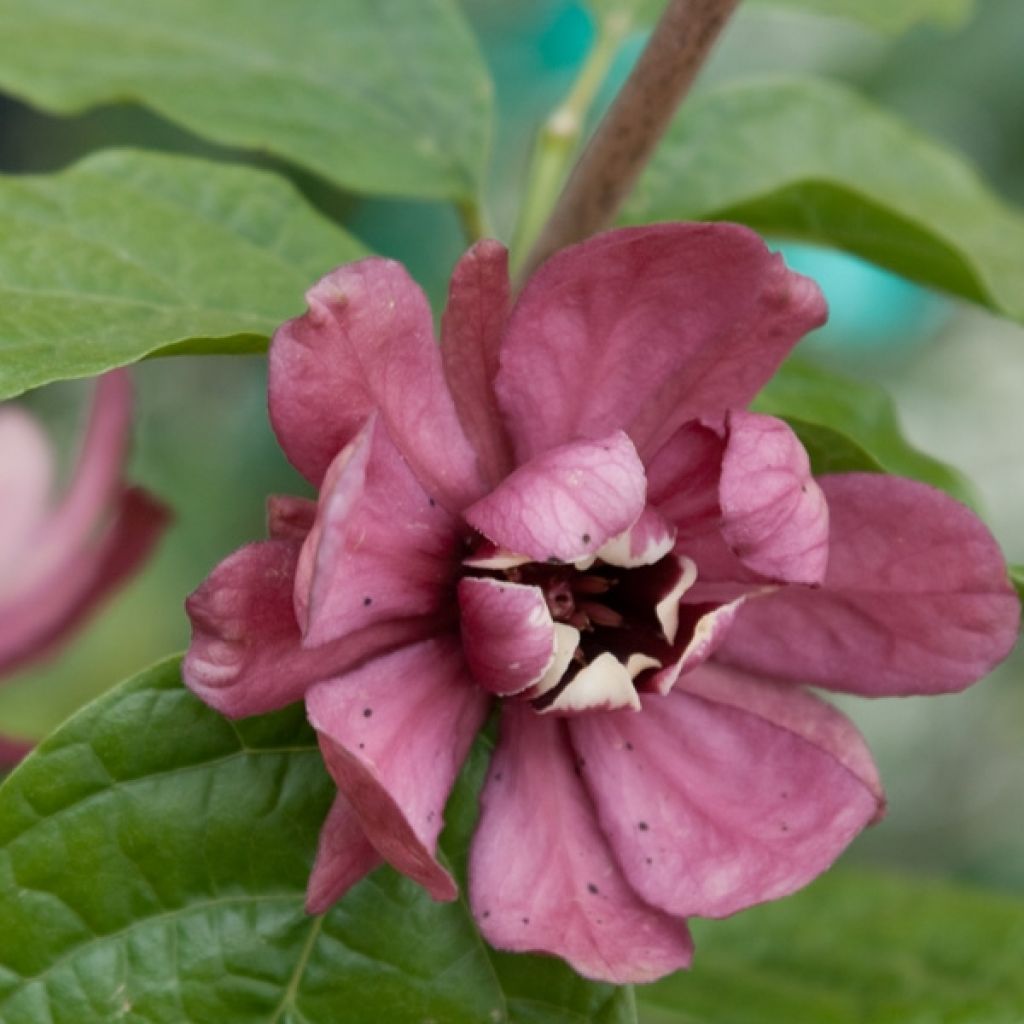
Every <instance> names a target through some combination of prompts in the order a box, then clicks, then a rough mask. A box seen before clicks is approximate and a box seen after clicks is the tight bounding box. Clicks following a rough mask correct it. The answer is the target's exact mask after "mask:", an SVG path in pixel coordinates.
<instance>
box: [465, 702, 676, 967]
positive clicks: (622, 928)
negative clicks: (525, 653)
mask: <svg viewBox="0 0 1024 1024" xmlns="http://www.w3.org/2000/svg"><path fill="white" fill-rule="evenodd" d="M586 717H594V718H597V719H600V718H604V717H605V716H603V715H596V716H586ZM634 717H639V716H634ZM481 804H482V811H481V816H480V822H479V824H478V826H477V830H476V834H475V835H474V837H473V845H472V848H471V851H470V864H469V891H470V901H471V903H472V906H473V915H474V917H476V920H477V922H478V924H479V925H480V930H481V932H483V935H484V937H485V938H486V939H487V941H488V942H489V943H491V945H493V946H497V947H498V948H499V949H509V950H513V951H515V952H533V951H537V952H542V953H553V954H555V955H556V956H560V957H562V959H564V960H567V961H568V962H569V963H570V964H571V965H572V967H573V968H574V969H575V970H576V971H578V972H579V973H580V974H582V975H584V976H585V977H588V978H595V979H599V980H602V981H611V982H615V983H617V984H629V983H633V982H644V981H653V980H655V979H656V978H660V977H662V976H663V975H665V974H668V973H670V972H671V971H675V970H678V969H679V968H681V967H686V966H688V965H689V963H690V960H691V957H692V955H693V945H692V943H691V941H690V937H689V934H688V933H687V930H686V926H685V924H684V922H682V921H677V920H673V919H672V918H671V917H668V916H667V915H666V914H664V913H662V912H661V911H658V910H655V909H654V908H652V907H650V906H648V905H646V904H645V903H644V902H643V901H642V900H641V899H639V898H638V896H637V894H636V893H635V892H634V891H633V890H632V889H631V888H630V886H629V885H628V884H627V882H626V880H625V878H623V876H622V872H621V870H620V869H619V867H618V865H617V864H616V861H615V858H614V857H613V856H612V853H611V850H610V849H609V848H608V844H607V841H606V840H605V838H604V836H603V835H602V834H601V832H600V830H599V829H598V826H597V821H596V820H595V817H594V811H593V807H592V806H591V803H590V800H589V799H588V797H587V794H586V792H585V790H584V788H583V786H582V784H581V782H580V780H579V778H578V777H577V775H576V772H575V765H574V763H573V759H572V755H571V751H570V749H569V745H568V742H567V739H566V733H565V726H564V724H563V723H562V722H561V721H560V720H558V719H554V718H544V719H542V718H539V717H538V716H537V715H536V714H534V712H533V711H531V710H530V709H529V708H528V707H527V706H525V705H521V704H517V703H515V702H509V703H507V704H506V705H505V706H504V708H503V711H502V721H501V738H500V741H499V743H498V747H497V749H496V750H495V753H494V758H493V760H492V762H491V768H490V774H489V776H488V779H487V782H486V784H485V786H484V791H483V794H482V797H481Z"/></svg>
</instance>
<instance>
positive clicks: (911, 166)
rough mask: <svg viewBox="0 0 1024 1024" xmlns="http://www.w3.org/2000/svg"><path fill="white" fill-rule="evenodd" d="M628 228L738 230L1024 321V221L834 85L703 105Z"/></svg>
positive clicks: (968, 172)
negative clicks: (821, 250)
mask: <svg viewBox="0 0 1024 1024" xmlns="http://www.w3.org/2000/svg"><path fill="white" fill-rule="evenodd" d="M625 219H626V220H627V221H629V222H631V223H647V222H650V221H657V220H735V221H740V222H741V223H744V224H749V225H750V226H751V227H754V228H756V229H757V230H759V231H761V232H763V233H765V234H774V235H781V236H786V237H790V238H799V239H806V240H807V241H812V242H820V243H823V244H826V245H833V246H837V247H838V248H841V249H847V250H849V251H850V252H854V253H857V254H858V255H860V256H863V257H864V258H865V259H868V260H871V261H872V262H874V263H877V264H879V265H881V266H884V267H888V268H889V269H890V270H894V271H896V272H897V273H900V274H904V275H905V276H907V277H910V278H912V279H914V280H916V281H920V282H921V283H923V284H927V285H931V286H933V287H936V288H940V289H944V290H946V291H949V292H952V293H953V294H955V295H960V296H962V297H964V298H967V299H971V300H973V301H975V302H980V303H982V304H983V305H986V306H988V307H990V308H991V309H993V310H995V311H996V312H998V313H1003V314H1005V315H1007V316H1010V317H1013V318H1015V319H1017V320H1021V321H1024V216H1022V214H1021V213H1020V212H1019V211H1017V210H1014V209H1011V208H1010V207H1009V206H1007V205H1006V204H1005V203H1003V202H1002V201H1000V200H999V199H998V198H997V197H996V196H994V195H993V194H992V193H991V192H989V191H988V190H987V189H986V187H985V186H984V185H983V184H982V182H981V181H980V180H979V178H978V177H977V176H976V175H975V173H974V171H973V170H972V169H971V168H970V167H968V166H967V165H966V164H965V163H964V162H963V161H961V160H960V159H959V158H957V157H956V156H954V155H953V154H951V153H949V152H947V151H946V150H944V149H942V147H940V146H938V145H937V144H936V143H934V142H931V141H929V140H928V139H927V138H925V137H924V136H921V135H919V134H917V133H916V132H914V131H913V130H911V129H910V128H909V127H907V126H906V125H905V124H903V123H902V122H901V121H899V120H898V119H896V118H895V117H892V116H890V115H889V114H886V113H884V112H882V111H881V110H879V109H878V108H876V107H874V106H873V105H872V104H870V103H869V102H867V101H866V100H864V99H862V98H860V97H858V96H857V95H856V94H854V93H853V92H851V91H849V90H848V89H846V88H844V87H841V86H839V85H836V84H834V83H828V82H824V81H818V80H814V79H765V80H762V81H753V82H752V81H744V82H742V83H737V84H733V85H730V86H726V87H723V88H720V89H717V90H715V91H713V92H709V93H707V94H705V95H703V96H702V97H699V98H697V99H695V100H694V101H693V102H692V103H691V104H689V105H687V106H685V107H684V108H683V110H682V112H681V115H680V117H679V118H678V119H677V120H676V121H675V123H674V124H673V126H672V127H671V128H670V130H669V133H668V135H667V136H666V138H665V140H664V141H663V143H662V145H661V148H660V149H659V150H658V152H657V154H656V155H655V157H654V159H653V161H652V162H651V164H650V166H649V167H648V169H647V172H646V174H645V175H644V177H643V178H642V179H641V182H640V185H639V187H638V188H637V190H636V192H635V193H634V194H633V196H632V198H631V200H630V202H629V203H628V206H627V210H626V213H625Z"/></svg>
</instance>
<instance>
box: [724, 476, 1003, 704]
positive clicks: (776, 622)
mask: <svg viewBox="0 0 1024 1024" xmlns="http://www.w3.org/2000/svg"><path fill="white" fill-rule="evenodd" d="M820 483H821V486H822V490H823V491H824V494H825V497H826V499H827V500H828V504H829V510H830V514H831V542H830V555H829V565H828V572H827V573H826V576H825V583H824V586H823V587H821V588H804V587H786V588H784V589H782V590H779V591H778V592H777V593H775V594H772V595H770V596H768V597H765V598H763V599H759V600H757V601H751V602H748V604H747V605H746V606H745V607H744V609H743V611H742V612H741V613H740V615H739V616H738V617H737V619H736V622H735V623H734V624H733V627H732V630H731V631H730V633H729V636H728V637H727V639H726V641H725V643H724V645H723V647H722V649H721V650H720V651H719V654H718V657H719V658H721V659H722V660H725V661H728V662H729V663H731V664H734V665H737V666H739V667H742V668H747V669H749V670H751V671H753V672H756V673H760V674H763V675H771V676H777V677H781V678H790V679H796V680H798V681H800V682H806V683H813V684H815V685H818V686H825V687H828V688H830V689H835V690H846V691H849V692H851V693H861V694H865V695H867V696H886V695H898V694H917V693H943V692H948V691H953V690H961V689H963V688H964V687H965V686H968V685H970V684H971V683H973V682H975V681H976V680H977V679H980V678H981V677H982V676H984V675H985V674H986V673H987V672H989V671H990V670H991V669H992V668H993V667H994V666H995V665H997V664H998V663H999V662H1000V661H1001V660H1002V659H1003V658H1005V657H1006V655H1007V654H1008V653H1009V652H1010V650H1011V649H1012V647H1013V645H1014V643H1015V641H1016V638H1017V628H1018V623H1019V620H1020V604H1019V602H1018V600H1017V598H1016V596H1015V594H1014V592H1013V589H1012V587H1011V585H1010V582H1009V580H1008V578H1007V573H1006V565H1005V562H1004V561H1003V556H1002V554H1001V553H1000V551H999V547H998V545H997V544H996V542H995V540H994V539H993V538H992V535H991V534H990V533H989V531H988V530H987V529H986V527H985V526H984V524H983V523H982V522H981V521H980V520H979V519H978V518H977V517H976V516H975V515H974V514H973V513H972V512H971V511H970V510H968V509H966V508H964V507H963V506H962V505H960V504H958V503H957V502H955V501H953V499H952V498H949V497H948V496H947V495H945V494H943V493H942V492H941V491H937V490H935V489H934V488H932V487H928V486H926V485H925V484H920V483H916V482H913V481H910V480H902V479H900V478H899V477H891V476H883V475H882V474H872V473H850V474H842V475H838V476H830V477H823V478H822V479H821V481H820Z"/></svg>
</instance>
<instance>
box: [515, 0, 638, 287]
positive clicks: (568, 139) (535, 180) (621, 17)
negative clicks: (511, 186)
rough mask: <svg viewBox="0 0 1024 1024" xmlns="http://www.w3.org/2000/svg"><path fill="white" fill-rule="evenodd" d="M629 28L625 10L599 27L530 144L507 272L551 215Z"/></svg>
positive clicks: (628, 19) (527, 250) (525, 250)
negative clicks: (573, 78)
mask: <svg viewBox="0 0 1024 1024" xmlns="http://www.w3.org/2000/svg"><path fill="white" fill-rule="evenodd" d="M631 28H632V18H631V17H630V15H629V13H627V12H626V11H615V12H613V13H611V14H610V15H609V16H608V17H606V18H602V19H600V21H599V23H598V34H597V39H596V41H595V42H594V45H593V47H592V48H591V51H590V53H589V54H588V55H587V59H586V60H585V61H584V64H583V67H582V68H581V69H580V73H579V75H578V76H577V78H576V81H575V82H574V83H573V86H572V89H571V90H570V91H569V93H568V95H567V96H566V97H565V99H564V100H563V101H562V102H561V103H560V104H559V105H558V106H557V107H556V108H555V109H554V110H553V111H552V112H551V114H550V115H549V116H548V118H547V120H546V121H545V122H544V124H543V126H542V127H541V129H540V131H539V132H538V134H537V140H536V142H535V143H534V150H533V156H532V158H531V161H530V170H529V172H528V174H527V186H526V192H525V198H524V200H523V207H522V210H521V212H520V215H519V222H518V224H517V225H516V230H515V233H514V236H513V239H512V271H513V273H515V272H516V269H517V267H518V265H519V264H520V263H522V261H523V259H524V258H525V257H526V254H527V253H528V252H529V250H530V246H531V245H533V243H534V242H535V241H536V239H537V236H538V235H539V234H540V232H541V229H542V228H543V227H544V222H545V221H546V220H547V218H548V216H549V214H550V213H551V209H552V207H553V206H554V205H555V200H556V199H557V198H558V190H559V189H560V188H561V187H562V185H563V184H564V182H565V177H566V174H567V173H568V171H569V166H570V161H571V160H572V158H573V157H574V156H575V155H576V151H577V148H578V147H579V143H580V138H581V137H582V135H583V128H584V125H585V123H586V118H587V114H588V112H589V111H590V108H591V106H592V105H593V102H594V98H595V97H596V96H597V92H598V90H599V89H600V88H601V85H602V83H603V82H604V80H605V77H606V76H607V74H608V69H609V68H610V67H611V65H612V61H614V60H615V55H616V54H617V53H618V50H619V45H620V44H621V43H622V40H623V39H625V37H626V36H627V35H628V33H629V31H630V29H631Z"/></svg>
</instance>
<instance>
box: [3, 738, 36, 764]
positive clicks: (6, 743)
mask: <svg viewBox="0 0 1024 1024" xmlns="http://www.w3.org/2000/svg"><path fill="white" fill-rule="evenodd" d="M34 746H35V744H34V743H33V742H31V741H30V740H22V739H16V738H15V737H13V736H3V735H0V772H3V771H8V770H9V769H11V768H13V767H14V766H15V765H16V764H18V763H19V762H20V761H21V760H22V759H24V758H26V757H28V755H29V754H30V753H31V752H32V748H33V747H34Z"/></svg>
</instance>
